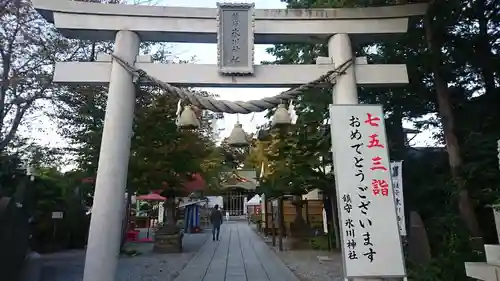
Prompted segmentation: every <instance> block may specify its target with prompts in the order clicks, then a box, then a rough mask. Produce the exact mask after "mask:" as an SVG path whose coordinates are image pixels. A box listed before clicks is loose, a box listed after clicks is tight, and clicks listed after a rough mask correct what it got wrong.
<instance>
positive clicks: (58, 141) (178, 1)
mask: <svg viewBox="0 0 500 281" xmlns="http://www.w3.org/2000/svg"><path fill="white" fill-rule="evenodd" d="M217 2H218V1H214V0H158V1H156V3H157V5H162V6H178V7H182V6H183V7H207V8H215V7H216V3H217ZM240 2H254V3H255V7H256V8H257V9H278V8H285V5H284V4H283V3H281V2H280V1H279V0H255V1H240ZM267 47H271V46H270V45H257V46H255V62H256V64H260V62H261V61H272V60H273V59H274V58H273V57H272V56H271V55H269V54H267V53H266V51H265V49H266V48H267ZM172 52H173V54H174V55H176V56H178V57H179V58H180V59H186V60H189V59H190V58H191V57H193V56H195V57H196V59H197V60H196V63H200V64H216V63H217V46H216V44H177V43H176V44H173V45H172ZM203 90H206V91H208V92H211V93H214V94H217V95H219V97H220V99H225V100H231V101H235V100H241V101H245V100H255V99H261V98H264V97H269V96H274V95H277V94H279V93H280V92H282V91H284V90H286V89H276V88H272V89H269V88H264V89H259V88H253V89H249V88H243V89H240V88H204V89H203ZM264 115H265V113H256V114H247V115H231V114H225V116H224V119H223V120H220V121H219V122H218V124H217V127H218V128H219V129H220V137H227V136H228V135H229V134H230V132H231V129H232V128H233V126H234V124H235V123H236V121H237V120H239V122H240V123H242V125H243V129H244V130H245V131H246V132H247V133H252V132H256V127H257V126H259V125H261V124H264V123H265V122H266V119H265V117H264ZM30 121H32V127H31V128H30V129H28V128H23V129H22V132H23V133H29V134H30V135H32V136H33V137H34V138H35V139H36V140H37V142H38V143H40V144H42V145H49V146H59V147H61V146H65V141H64V139H63V138H62V137H61V136H60V135H59V134H58V133H57V126H56V124H55V123H54V122H53V121H52V120H51V119H50V118H49V117H47V116H45V115H43V114H37V115H35V116H32V117H30ZM405 127H408V128H412V125H411V124H410V123H408V122H407V123H406V124H405ZM431 134H432V133H431V132H429V131H425V132H422V133H420V134H419V135H417V136H416V137H415V138H414V139H413V141H412V144H413V145H417V146H425V145H431V144H433V141H432V140H431V139H430V136H431Z"/></svg>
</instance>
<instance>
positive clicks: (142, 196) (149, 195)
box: [137, 193, 167, 201]
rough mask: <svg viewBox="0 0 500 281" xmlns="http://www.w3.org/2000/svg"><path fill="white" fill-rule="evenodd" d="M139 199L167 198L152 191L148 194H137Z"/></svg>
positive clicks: (162, 199)
mask: <svg viewBox="0 0 500 281" xmlns="http://www.w3.org/2000/svg"><path fill="white" fill-rule="evenodd" d="M137 200H143V201H165V200H167V198H165V197H163V196H161V195H160V194H156V193H150V194H146V195H141V196H137Z"/></svg>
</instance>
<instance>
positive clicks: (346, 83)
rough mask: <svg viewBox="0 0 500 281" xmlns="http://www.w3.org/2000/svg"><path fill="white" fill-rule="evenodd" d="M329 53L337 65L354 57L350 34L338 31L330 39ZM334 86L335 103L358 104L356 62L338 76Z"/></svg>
mask: <svg viewBox="0 0 500 281" xmlns="http://www.w3.org/2000/svg"><path fill="white" fill-rule="evenodd" d="M328 55H329V56H330V58H331V59H332V60H333V63H334V65H335V66H338V65H341V64H343V63H345V62H346V61H348V60H351V59H352V57H353V54H352V46H351V40H350V38H349V35H348V34H345V33H338V34H335V35H333V36H332V37H330V39H329V40H328ZM336 79H337V81H336V83H335V85H334V86H333V104H357V103H358V85H357V83H356V75H355V73H354V63H353V64H351V66H349V67H348V68H347V69H346V71H345V73H344V74H343V75H339V76H337V78H336Z"/></svg>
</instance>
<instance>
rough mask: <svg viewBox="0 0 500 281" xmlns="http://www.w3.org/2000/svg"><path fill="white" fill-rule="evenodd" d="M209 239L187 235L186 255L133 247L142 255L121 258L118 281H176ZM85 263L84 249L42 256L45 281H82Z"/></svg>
mask: <svg viewBox="0 0 500 281" xmlns="http://www.w3.org/2000/svg"><path fill="white" fill-rule="evenodd" d="M208 237H209V235H208V233H198V234H186V235H185V236H184V239H183V248H184V249H183V253H179V254H155V253H152V249H153V244H152V243H136V244H134V245H131V246H132V248H134V249H137V250H138V251H139V252H141V253H142V254H141V255H139V256H135V257H120V259H119V261H118V268H117V272H116V280H117V281H160V280H161V281H173V280H174V279H175V277H177V276H178V274H179V272H180V271H181V270H182V269H183V268H184V266H185V265H186V264H187V263H188V262H189V261H190V260H191V259H192V258H193V257H194V256H195V255H196V253H197V252H198V251H199V249H200V248H202V247H203V245H204V244H205V243H206V242H208V241H209V242H210V243H211V242H212V239H210V240H207V238H208ZM210 238H211V237H210ZM84 263H85V252H84V251H83V250H78V251H66V252H60V253H54V254H48V255H42V272H41V275H42V276H41V281H81V280H82V279H83V268H84ZM192 281H195V280H192Z"/></svg>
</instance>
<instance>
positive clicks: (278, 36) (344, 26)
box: [32, 0, 426, 281]
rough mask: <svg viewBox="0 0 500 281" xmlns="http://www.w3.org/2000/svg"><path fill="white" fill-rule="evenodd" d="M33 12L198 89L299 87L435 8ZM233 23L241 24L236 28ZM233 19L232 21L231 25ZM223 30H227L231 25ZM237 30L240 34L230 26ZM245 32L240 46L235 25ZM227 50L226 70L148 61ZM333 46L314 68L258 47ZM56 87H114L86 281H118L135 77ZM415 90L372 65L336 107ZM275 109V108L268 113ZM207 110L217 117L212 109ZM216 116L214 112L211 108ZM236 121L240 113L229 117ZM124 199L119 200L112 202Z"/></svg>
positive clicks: (81, 72)
mask: <svg viewBox="0 0 500 281" xmlns="http://www.w3.org/2000/svg"><path fill="white" fill-rule="evenodd" d="M32 2H33V6H34V7H35V8H36V9H37V10H38V11H39V13H40V14H41V15H42V16H43V17H44V18H45V19H46V20H47V21H49V22H52V23H54V25H55V26H56V27H57V28H58V30H59V31H60V32H61V33H62V34H63V35H64V36H66V37H68V38H74V39H87V40H93V41H100V40H109V41H113V40H114V42H115V48H114V55H116V56H118V57H120V58H121V59H122V60H123V61H125V62H126V63H128V64H129V65H131V66H135V67H136V68H139V69H142V70H144V71H146V72H147V73H148V74H149V75H150V76H153V77H156V78H157V79H158V80H161V81H164V82H166V83H169V84H171V85H177V86H193V87H296V86H299V85H303V84H306V83H307V82H309V81H312V80H315V79H316V78H317V77H319V76H321V75H322V74H324V73H325V72H327V71H331V70H332V69H334V68H335V67H339V66H340V65H343V64H345V63H346V62H347V61H349V60H352V56H353V54H352V48H351V40H352V41H353V42H354V43H358V42H362V41H366V40H373V39H377V38H380V36H385V35H388V34H397V33H405V32H406V31H407V27H408V17H410V16H416V15H422V14H424V12H425V10H426V4H413V5H400V6H391V7H376V8H353V9H312V10H293V9H292V10H284V9H283V10H275V9H272V10H258V9H254V8H253V4H220V7H219V9H215V8H183V7H154V6H132V5H121V4H99V3H87V2H74V1H64V0H33V1H32ZM229 17H233V18H232V20H231V21H229V19H228V18H229ZM224 18H225V19H226V20H225V21H224V20H223V19H224ZM224 22H226V23H228V24H225V23H224ZM231 22H232V24H233V26H231ZM235 24H236V25H238V30H237V33H238V34H237V35H238V36H235V29H234V25H235ZM141 41H153V42H189V43H218V44H219V48H218V49H219V53H218V55H219V64H218V65H203V64H156V63H153V62H152V60H151V57H150V56H139V43H140V42H141ZM294 42H295V43H296V42H314V43H325V42H328V53H329V57H327V58H318V59H317V61H316V64H312V65H254V61H253V60H254V58H253V46H254V44H276V43H294ZM54 82H56V83H62V84H78V85H109V92H108V101H107V107H106V116H105V124H104V131H103V136H102V142H101V152H100V157H99V168H98V173H97V179H96V190H95V195H94V206H93V215H92V221H91V226H90V233H89V241H88V246H87V255H86V260H85V272H84V281H96V280H99V281H112V280H114V277H115V271H116V268H117V260H118V250H119V249H118V247H119V245H118V242H115V241H119V240H120V239H119V237H120V225H121V214H122V209H123V202H122V200H121V199H119V198H121V197H119V196H116V194H117V193H120V192H122V193H125V185H126V178H127V168H128V159H129V153H130V138H131V135H132V121H133V116H134V103H135V97H136V96H135V90H134V89H135V87H134V81H133V76H132V75H131V73H130V72H128V71H127V69H126V68H124V67H123V65H122V64H120V63H119V62H118V61H117V60H113V59H112V56H110V55H105V54H99V55H98V57H97V60H96V61H94V62H58V63H57V64H56V67H55V74H54ZM406 83H408V77H407V71H406V66H405V65H404V64H393V65H373V64H367V61H366V58H357V59H356V60H355V61H354V64H352V65H348V66H347V69H346V70H345V72H344V73H343V75H340V76H338V77H337V78H336V80H335V85H334V86H333V91H334V93H335V95H334V97H333V103H334V104H356V103H358V94H357V85H362V86H383V85H397V84H406ZM275 105H276V104H269V105H268V107H271V106H275ZM207 108H208V107H207ZM208 109H210V108H208ZM228 112H237V111H228ZM110 198H118V200H110Z"/></svg>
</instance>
